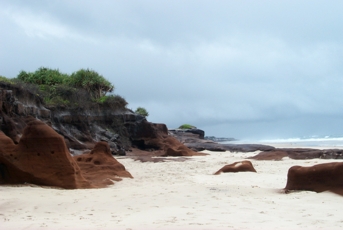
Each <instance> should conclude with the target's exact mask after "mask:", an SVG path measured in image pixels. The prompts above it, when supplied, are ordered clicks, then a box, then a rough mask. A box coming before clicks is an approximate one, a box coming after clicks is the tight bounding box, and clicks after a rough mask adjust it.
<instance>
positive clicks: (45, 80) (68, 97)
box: [0, 67, 127, 109]
mask: <svg viewBox="0 0 343 230" xmlns="http://www.w3.org/2000/svg"><path fill="white" fill-rule="evenodd" d="M0 81H1V82H5V83H10V84H12V85H16V86H19V87H22V88H25V89H27V90H29V91H31V93H34V94H36V95H37V96H40V97H42V98H43V101H44V103H45V104H46V105H47V106H68V107H79V106H80V105H82V107H87V106H91V104H94V103H96V104H101V105H104V106H107V107H110V108H113V109H116V108H125V107H126V105H127V102H126V100H125V99H124V98H122V97H121V96H119V95H106V94H107V93H110V92H113V90H114V86H113V85H112V84H111V83H110V82H109V81H108V80H106V79H105V78H104V77H103V76H102V75H100V74H99V73H97V72H95V71H93V70H89V69H80V70H78V71H76V72H74V73H72V74H71V75H68V74H65V73H61V72H60V71H59V70H58V69H50V68H45V67H41V68H39V69H37V70H36V71H35V72H26V71H21V72H20V73H19V74H18V76H17V77H16V78H13V79H8V78H5V77H1V76H0Z"/></svg>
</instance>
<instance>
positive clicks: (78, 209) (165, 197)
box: [0, 152, 343, 229]
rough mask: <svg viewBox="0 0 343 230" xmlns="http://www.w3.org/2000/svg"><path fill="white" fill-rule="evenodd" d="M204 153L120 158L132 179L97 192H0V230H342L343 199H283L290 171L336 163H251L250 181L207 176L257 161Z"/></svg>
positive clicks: (299, 195) (300, 195)
mask: <svg viewBox="0 0 343 230" xmlns="http://www.w3.org/2000/svg"><path fill="white" fill-rule="evenodd" d="M206 153H209V154H210V155H207V156H196V157H188V159H189V160H186V161H180V162H175V161H173V159H174V158H166V159H168V160H167V161H166V162H158V163H152V162H144V163H142V162H140V161H134V160H133V159H130V158H126V157H119V158H117V159H118V161H119V162H120V163H122V164H123V165H124V166H125V168H126V169H127V170H128V171H129V172H130V173H131V174H132V176H133V177H134V179H130V178H124V179H123V180H122V181H121V182H119V183H115V184H114V185H112V186H110V187H108V188H103V189H80V190H62V189H50V188H41V187H35V186H22V187H11V186H1V187H0V229H341V228H343V217H342V216H341V214H340V208H341V205H340V204H341V202H342V200H343V197H341V196H338V195H335V194H333V193H330V192H323V193H315V192H308V191H302V192H294V193H290V194H285V193H283V192H282V189H283V188H284V187H285V185H286V181H287V171H288V169H289V168H290V167H291V166H293V165H301V166H310V165H314V164H318V163H324V162H332V161H335V160H321V159H314V160H291V159H289V158H284V159H283V160H282V161H256V160H251V162H252V164H253V165H254V168H255V169H256V171H257V173H252V172H240V173H222V174H220V175H213V173H215V172H216V171H217V170H219V169H220V168H221V167H223V166H224V165H226V164H231V163H233V162H237V161H240V160H242V159H244V158H245V157H248V156H252V155H255V154H256V153H230V152H206ZM337 161H338V160H336V161H335V162H337ZM339 161H342V160H339Z"/></svg>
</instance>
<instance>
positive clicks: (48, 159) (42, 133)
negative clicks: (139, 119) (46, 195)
mask: <svg viewBox="0 0 343 230" xmlns="http://www.w3.org/2000/svg"><path fill="white" fill-rule="evenodd" d="M99 146H100V147H97V148H96V149H95V150H93V155H96V156H97V159H96V161H91V162H89V164H91V163H93V164H94V165H104V162H110V160H109V159H108V157H105V155H106V156H108V151H107V150H108V149H109V147H108V146H107V147H106V148H105V147H104V146H105V144H104V143H101V144H99ZM101 151H106V152H105V153H101ZM112 158H113V157H112ZM77 162H78V161H75V160H74V159H73V157H72V156H71V154H70V153H69V151H68V149H67V146H66V144H65V142H64V138H63V137H62V136H61V135H59V134H58V133H56V132H55V131H54V130H53V129H52V128H51V127H49V126H48V125H46V124H45V123H43V122H41V121H38V120H31V121H29V122H28V124H27V127H26V128H25V129H24V132H23V135H22V137H21V139H20V140H19V143H18V144H15V143H14V142H13V140H12V139H10V138H9V137H7V136H6V135H5V134H4V133H3V132H0V184H23V183H32V184H37V185H45V186H56V187H61V188H66V189H77V188H95V187H103V186H105V184H101V183H94V181H95V180H94V179H93V180H87V178H88V179H89V178H90V176H89V175H90V174H91V173H92V176H91V177H92V178H100V179H103V178H105V177H107V178H110V179H112V178H113V176H114V175H115V176H127V177H131V175H130V174H129V173H128V172H126V171H125V168H124V167H123V166H122V165H121V166H120V164H119V163H118V162H117V161H116V160H115V159H113V161H112V162H110V164H111V165H113V167H108V168H107V169H108V170H107V171H106V170H98V169H95V168H94V167H93V168H92V169H89V170H88V168H90V167H88V168H87V167H86V166H84V164H82V163H81V162H82V161H81V162H80V163H81V164H80V166H81V167H80V166H79V164H78V163H77ZM97 162H99V164H98V163H97ZM82 169H83V170H84V172H83V170H82ZM86 170H87V171H86ZM106 184H108V183H106Z"/></svg>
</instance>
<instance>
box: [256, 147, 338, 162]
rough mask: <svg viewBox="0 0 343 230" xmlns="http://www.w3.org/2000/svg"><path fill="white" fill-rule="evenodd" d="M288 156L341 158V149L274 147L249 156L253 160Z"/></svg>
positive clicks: (294, 157)
mask: <svg viewBox="0 0 343 230" xmlns="http://www.w3.org/2000/svg"><path fill="white" fill-rule="evenodd" d="M284 157H289V158H291V159H296V160H304V159H316V158H320V159H343V150H342V149H310V148H276V149H274V150H270V151H263V152H260V153H259V154H257V155H256V156H253V157H249V159H255V160H281V159H282V158H284Z"/></svg>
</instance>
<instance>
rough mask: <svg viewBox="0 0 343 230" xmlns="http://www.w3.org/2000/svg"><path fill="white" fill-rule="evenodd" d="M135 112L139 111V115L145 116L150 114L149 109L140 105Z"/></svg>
mask: <svg viewBox="0 0 343 230" xmlns="http://www.w3.org/2000/svg"><path fill="white" fill-rule="evenodd" d="M135 113H137V114H139V115H142V116H143V117H147V116H149V113H148V111H147V110H146V109H145V108H143V107H138V108H137V109H136V111H135Z"/></svg>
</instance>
